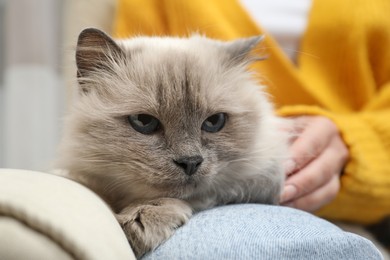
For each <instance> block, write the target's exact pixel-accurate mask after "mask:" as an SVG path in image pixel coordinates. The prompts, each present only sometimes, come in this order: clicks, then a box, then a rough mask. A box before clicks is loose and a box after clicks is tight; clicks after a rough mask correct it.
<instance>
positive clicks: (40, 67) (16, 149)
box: [0, 0, 65, 170]
mask: <svg viewBox="0 0 390 260" xmlns="http://www.w3.org/2000/svg"><path fill="white" fill-rule="evenodd" d="M63 8H64V5H63V3H62V1H61V0H0V167H2V168H4V167H6V168H24V169H35V170H44V169H47V168H49V167H50V162H51V160H52V159H53V158H54V156H55V150H56V145H57V143H58V140H59V136H60V125H61V118H62V115H63V113H64V103H65V102H64V101H65V99H64V77H63V76H62V75H63V73H61V72H62V67H61V66H62V64H63V63H62V62H61V60H62V57H63V55H64V53H63V52H64V45H63V44H62V43H63V41H62V35H63V33H62V30H63V23H62V21H63Z"/></svg>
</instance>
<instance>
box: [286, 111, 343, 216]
mask: <svg viewBox="0 0 390 260" xmlns="http://www.w3.org/2000/svg"><path fill="white" fill-rule="evenodd" d="M292 120H293V125H294V127H297V128H298V133H297V134H298V135H297V137H295V139H294V140H292V144H291V146H290V159H289V160H288V161H287V162H286V164H285V167H286V175H287V179H286V182H285V186H284V188H283V191H282V195H281V201H280V203H281V205H285V206H291V207H294V208H297V209H301V210H305V211H310V212H312V211H315V210H317V209H319V208H321V207H322V206H324V205H326V204H328V203H329V202H330V201H332V200H333V199H334V198H335V197H336V195H337V193H338V191H339V189H340V174H341V172H342V170H343V168H344V166H345V164H346V162H347V160H348V156H349V153H348V149H347V147H346V145H345V144H344V142H343V140H342V139H341V137H340V134H339V131H338V129H337V127H336V125H335V124H334V123H333V122H332V121H331V120H329V119H328V118H326V117H323V116H300V117H296V118H293V119H292Z"/></svg>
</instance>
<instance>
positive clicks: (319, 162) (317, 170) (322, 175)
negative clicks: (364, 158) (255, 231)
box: [281, 139, 347, 203]
mask: <svg viewBox="0 0 390 260" xmlns="http://www.w3.org/2000/svg"><path fill="white" fill-rule="evenodd" d="M343 149H346V148H345V146H344V144H343V143H342V142H341V141H340V140H339V139H334V140H333V141H332V142H331V143H330V144H329V147H328V148H326V149H325V150H324V152H323V153H322V154H320V156H319V157H318V158H316V159H315V160H313V161H311V162H310V163H309V164H308V165H307V166H306V167H305V168H303V169H302V170H300V171H299V172H298V173H296V174H294V175H291V176H290V177H288V178H287V180H286V182H285V186H284V189H283V192H282V195H281V203H284V202H287V201H290V200H293V199H297V198H299V197H302V196H305V195H306V194H308V193H311V192H313V191H314V190H316V189H318V188H319V187H321V186H323V185H324V184H325V183H327V182H329V181H330V180H331V178H332V177H333V175H337V176H339V174H340V172H341V170H342V168H343V166H344V163H345V158H346V157H345V156H344V154H347V152H345V153H344V151H343Z"/></svg>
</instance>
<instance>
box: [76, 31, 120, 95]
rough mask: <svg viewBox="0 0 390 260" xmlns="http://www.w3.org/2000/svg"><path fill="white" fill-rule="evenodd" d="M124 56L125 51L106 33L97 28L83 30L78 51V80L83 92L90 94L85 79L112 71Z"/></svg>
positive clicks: (78, 43)
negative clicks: (113, 64) (117, 61)
mask: <svg viewBox="0 0 390 260" xmlns="http://www.w3.org/2000/svg"><path fill="white" fill-rule="evenodd" d="M124 56H125V53H124V51H123V50H122V49H121V48H120V47H119V46H118V44H116V43H115V41H114V40H113V39H112V38H111V37H110V36H108V35H107V34H105V33H104V32H102V31H100V30H98V29H95V28H88V29H85V30H83V31H82V32H81V33H80V35H79V38H78V41H77V49H76V64H77V78H78V79H79V84H80V87H81V89H82V91H83V92H88V89H87V88H86V87H85V86H84V81H83V79H85V78H88V77H89V76H91V75H92V74H94V73H95V74H96V73H99V72H101V71H105V72H110V71H112V70H113V68H112V63H113V62H115V61H116V60H118V59H121V57H124Z"/></svg>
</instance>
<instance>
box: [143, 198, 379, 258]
mask: <svg viewBox="0 0 390 260" xmlns="http://www.w3.org/2000/svg"><path fill="white" fill-rule="evenodd" d="M143 259H354V260H357V259H365V260H366V259H382V257H381V255H380V253H379V251H378V250H377V249H376V248H375V247H374V245H373V244H372V243H371V242H370V241H368V240H367V239H365V238H362V237H360V236H357V235H355V234H352V233H348V232H344V231H342V230H341V229H339V228H338V227H337V226H335V225H333V224H331V223H329V222H327V221H325V220H323V219H320V218H318V217H315V216H313V215H311V214H309V213H306V212H303V211H299V210H295V209H291V208H286V207H277V206H266V205H257V204H241V205H229V206H223V207H218V208H214V209H211V210H206V211H203V212H200V213H198V214H195V215H194V216H193V217H192V218H191V220H190V221H189V222H188V223H187V224H186V225H184V226H183V227H181V228H179V229H178V230H177V231H176V233H175V235H174V236H173V237H171V238H170V239H169V240H167V241H166V242H165V243H164V244H162V245H161V246H159V247H158V248H157V249H156V250H155V251H154V252H152V253H149V254H147V255H145V257H144V258H143Z"/></svg>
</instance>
